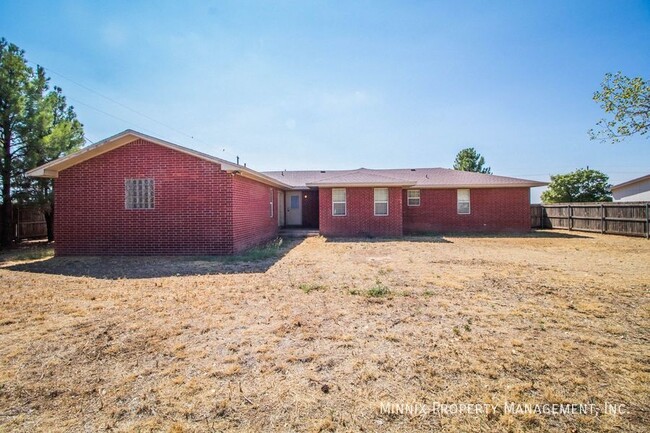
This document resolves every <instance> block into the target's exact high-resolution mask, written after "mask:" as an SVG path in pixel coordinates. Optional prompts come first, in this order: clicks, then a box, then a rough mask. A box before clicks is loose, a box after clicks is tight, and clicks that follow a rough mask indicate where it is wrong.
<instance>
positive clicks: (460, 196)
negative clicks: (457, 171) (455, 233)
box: [456, 188, 472, 215]
mask: <svg viewBox="0 0 650 433" xmlns="http://www.w3.org/2000/svg"><path fill="white" fill-rule="evenodd" d="M465 191H467V194H466V195H467V199H465V198H464V197H463V196H465ZM471 201H472V200H471V192H470V190H469V189H467V188H463V189H457V190H456V212H458V215H469V214H471V213H472V205H471ZM465 203H467V212H461V211H460V205H461V204H465Z"/></svg>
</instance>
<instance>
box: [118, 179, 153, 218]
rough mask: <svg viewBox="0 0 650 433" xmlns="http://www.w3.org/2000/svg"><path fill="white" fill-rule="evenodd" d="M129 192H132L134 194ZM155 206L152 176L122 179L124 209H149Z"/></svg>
mask: <svg viewBox="0 0 650 433" xmlns="http://www.w3.org/2000/svg"><path fill="white" fill-rule="evenodd" d="M130 194H134V196H133V195H130ZM155 208H156V184H155V181H154V180H153V179H152V178H144V179H124V209H126V210H151V209H155Z"/></svg>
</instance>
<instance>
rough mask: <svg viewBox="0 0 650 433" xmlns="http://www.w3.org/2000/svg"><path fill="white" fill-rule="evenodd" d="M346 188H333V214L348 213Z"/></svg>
mask: <svg viewBox="0 0 650 433" xmlns="http://www.w3.org/2000/svg"><path fill="white" fill-rule="evenodd" d="M345 200H346V193H345V188H333V189H332V215H334V216H344V215H345V214H346V213H347V205H346V201H345Z"/></svg>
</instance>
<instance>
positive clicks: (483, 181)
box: [264, 168, 546, 189]
mask: <svg viewBox="0 0 650 433" xmlns="http://www.w3.org/2000/svg"><path fill="white" fill-rule="evenodd" d="M264 174H265V175H267V176H269V177H271V178H274V179H277V180H278V181H280V182H283V183H286V184H289V185H291V186H293V187H294V188H297V189H300V188H303V189H304V188H309V187H318V186H321V187H324V186H372V185H377V186H382V185H383V186H387V185H391V186H408V187H421V188H463V187H465V188H469V187H471V188H488V187H502V188H503V187H534V186H544V185H546V183H545V182H537V181H534V180H527V179H518V178H514V177H506V176H496V175H493V174H481V173H473V172H469V171H458V170H451V169H448V168H404V169H382V170H372V169H367V168H359V169H357V170H308V171H267V172H264Z"/></svg>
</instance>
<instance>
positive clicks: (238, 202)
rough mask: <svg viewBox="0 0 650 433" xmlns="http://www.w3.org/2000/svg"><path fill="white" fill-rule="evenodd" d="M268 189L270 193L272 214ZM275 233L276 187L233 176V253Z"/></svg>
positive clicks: (276, 221) (276, 226) (276, 231)
mask: <svg viewBox="0 0 650 433" xmlns="http://www.w3.org/2000/svg"><path fill="white" fill-rule="evenodd" d="M269 190H272V192H273V216H271V212H270V207H271V206H270V196H269ZM277 235H278V190H277V189H275V188H271V187H270V186H268V185H264V184H262V183H259V182H257V181H254V180H252V179H247V178H245V177H241V176H235V177H234V178H233V241H234V252H240V251H243V250H245V249H247V248H250V247H252V246H255V245H259V244H261V243H263V242H265V241H268V240H271V239H273V238H274V237H276V236H277Z"/></svg>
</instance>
